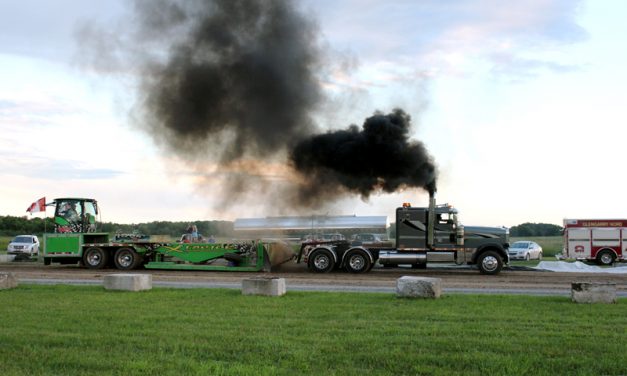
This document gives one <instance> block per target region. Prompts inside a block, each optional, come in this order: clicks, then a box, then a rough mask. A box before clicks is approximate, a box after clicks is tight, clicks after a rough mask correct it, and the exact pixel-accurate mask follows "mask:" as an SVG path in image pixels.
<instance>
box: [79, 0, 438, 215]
mask: <svg viewBox="0 0 627 376" xmlns="http://www.w3.org/2000/svg"><path fill="white" fill-rule="evenodd" d="M133 4H134V12H133V16H132V17H133V18H132V20H129V22H125V23H124V24H123V25H125V26H124V30H120V31H118V32H117V33H116V32H110V31H98V30H94V28H93V26H91V25H87V26H86V27H84V28H83V29H82V31H81V32H80V34H81V39H82V40H83V42H84V43H85V42H86V43H87V44H90V45H91V49H92V50H97V51H94V52H96V53H95V55H96V56H94V57H91V58H92V60H93V62H92V63H91V65H92V66H93V67H94V68H96V69H99V70H100V71H109V70H110V71H115V70H116V69H117V70H118V71H123V72H128V71H131V72H133V73H137V76H138V77H139V85H138V88H139V92H138V103H137V106H136V107H135V112H134V113H133V114H132V116H133V118H134V119H135V120H136V122H137V123H138V124H140V126H141V127H142V128H144V129H145V130H146V131H147V133H148V134H149V135H151V136H152V137H153V138H154V140H155V142H156V143H157V144H158V145H160V146H161V147H163V148H164V149H165V150H166V151H167V152H169V153H173V154H174V155H176V156H178V157H179V158H181V159H183V160H184V161H186V162H188V163H189V164H190V165H191V166H194V167H196V168H197V169H198V170H197V177H204V178H203V179H201V180H202V182H201V183H200V184H199V187H200V188H201V189H202V190H205V191H207V192H208V193H209V194H210V195H212V196H213V197H216V196H217V197H219V198H221V199H222V200H221V201H222V203H221V204H219V205H218V206H219V207H221V208H227V207H229V205H232V203H233V202H242V200H245V199H246V198H248V197H254V198H255V202H256V203H259V202H264V201H265V202H272V201H273V199H277V198H278V199H279V200H285V201H289V202H290V203H291V204H292V205H291V207H292V208H294V209H295V208H296V207H298V206H301V207H303V206H304V207H315V206H316V205H320V204H321V203H332V200H333V199H336V198H340V197H341V196H343V195H346V194H358V195H361V196H362V197H363V198H367V197H369V196H370V195H371V194H372V193H373V192H394V191H395V190H398V189H403V188H408V187H422V188H425V189H427V190H429V191H433V190H435V167H434V165H433V162H432V160H431V158H430V157H429V155H428V153H427V152H426V150H425V148H424V146H423V144H422V143H420V142H417V141H412V140H410V139H409V132H410V117H409V115H407V114H406V113H404V112H403V111H402V110H395V111H394V112H393V113H391V114H388V115H384V114H381V113H376V114H375V115H374V116H372V117H370V118H368V119H367V120H366V122H365V123H364V125H363V127H362V129H359V128H358V127H357V126H351V127H349V128H348V129H346V130H339V131H335V132H329V133H324V134H318V133H319V128H318V127H317V126H316V125H315V123H314V121H313V120H312V115H313V114H314V113H316V111H320V110H322V107H323V101H324V98H323V95H322V89H321V87H322V86H321V82H322V81H323V79H324V77H325V74H326V72H327V71H326V70H327V69H329V68H328V67H329V66H332V65H333V64H338V63H337V62H329V61H327V59H328V58H327V56H330V54H329V55H327V54H325V51H324V50H323V49H322V48H321V46H322V45H323V43H321V40H320V36H319V32H318V28H317V25H316V23H315V22H314V21H313V20H312V19H311V18H310V17H309V16H308V15H305V13H304V12H302V11H300V10H298V9H297V8H296V7H297V5H298V2H295V1H291V0H211V1H210V0H136V1H135V2H134V3H133ZM84 52H85V50H84V49H83V50H82V53H81V55H86V54H85V53H84ZM87 58H90V57H89V56H88V57H87ZM338 65H341V64H338ZM286 158H287V160H286ZM277 165H280V167H279V168H277ZM207 166H211V167H212V168H208V167H207ZM215 166H217V168H215ZM286 167H288V168H286ZM277 171H278V172H277ZM270 205H272V203H271V204H270ZM280 206H281V205H274V207H280Z"/></svg>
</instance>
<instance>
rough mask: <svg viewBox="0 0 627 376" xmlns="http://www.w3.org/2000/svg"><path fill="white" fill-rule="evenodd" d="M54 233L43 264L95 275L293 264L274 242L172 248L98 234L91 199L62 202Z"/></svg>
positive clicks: (154, 239) (59, 200)
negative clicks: (102, 271) (96, 272)
mask: <svg viewBox="0 0 627 376" xmlns="http://www.w3.org/2000/svg"><path fill="white" fill-rule="evenodd" d="M52 205H53V206H54V208H55V214H54V233H47V234H44V247H43V260H44V264H45V265H50V264H52V263H59V264H76V263H80V264H82V265H84V266H85V267H87V268H90V269H102V268H105V267H115V268H117V269H120V270H130V269H135V268H138V267H141V266H143V267H144V268H146V269H177V270H221V271H270V269H271V268H272V266H276V265H279V264H281V263H283V262H285V261H289V260H290V259H293V256H294V253H293V252H292V251H291V250H290V249H286V247H284V246H282V245H281V244H278V243H273V242H263V243H262V242H261V241H247V242H236V243H229V244H215V243H187V242H183V241H178V242H171V241H169V240H166V239H164V238H163V237H161V238H157V237H150V236H141V235H137V234H131V235H123V234H116V235H113V236H112V235H110V234H109V233H105V232H98V231H97V223H96V216H97V215H98V203H97V202H96V200H94V199H90V198H57V199H55V200H54V202H53V204H52Z"/></svg>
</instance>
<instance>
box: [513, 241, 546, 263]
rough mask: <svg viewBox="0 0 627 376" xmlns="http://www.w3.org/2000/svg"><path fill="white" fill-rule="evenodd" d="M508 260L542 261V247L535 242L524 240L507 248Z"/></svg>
mask: <svg viewBox="0 0 627 376" xmlns="http://www.w3.org/2000/svg"><path fill="white" fill-rule="evenodd" d="M508 253H509V259H510V260H527V261H529V260H532V259H533V260H536V259H537V260H542V247H540V245H539V244H538V243H536V242H532V241H528V240H524V241H518V242H514V243H513V244H512V245H510V246H509V251H508Z"/></svg>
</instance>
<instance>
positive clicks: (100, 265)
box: [83, 247, 109, 269]
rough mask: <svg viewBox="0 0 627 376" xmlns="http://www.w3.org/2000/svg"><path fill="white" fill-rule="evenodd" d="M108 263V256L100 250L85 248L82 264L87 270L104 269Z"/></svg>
mask: <svg viewBox="0 0 627 376" xmlns="http://www.w3.org/2000/svg"><path fill="white" fill-rule="evenodd" d="M108 261H109V254H108V253H107V252H105V251H104V250H103V249H102V248H98V247H91V248H87V250H86V251H85V253H83V264H84V265H85V266H86V267H87V268H89V269H104V267H105V266H107V262H108Z"/></svg>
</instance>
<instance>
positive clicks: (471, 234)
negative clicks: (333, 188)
mask: <svg viewBox="0 0 627 376" xmlns="http://www.w3.org/2000/svg"><path fill="white" fill-rule="evenodd" d="M457 214H458V212H457V209H455V208H454V207H452V206H451V205H448V204H444V205H436V202H435V195H434V194H430V196H429V206H428V207H413V206H411V204H409V203H406V204H403V206H402V207H399V208H397V209H396V242H395V245H394V246H392V244H391V243H387V242H386V243H383V242H380V243H368V244H365V243H360V242H349V241H328V242H325V241H322V242H307V243H303V244H302V246H301V248H300V251H299V253H298V256H297V262H304V263H306V265H307V267H308V268H309V270H311V271H313V272H317V273H325V272H329V271H331V270H334V269H344V270H346V271H348V272H351V273H364V272H367V271H369V270H370V269H372V267H373V266H374V265H375V263H379V264H381V265H383V266H398V265H411V266H412V267H413V268H426V266H427V264H430V263H435V262H445V263H455V264H458V265H462V264H470V265H477V267H478V268H479V271H480V272H481V273H483V274H491V275H494V274H498V273H499V272H500V271H501V269H502V268H503V266H504V265H507V264H508V263H509V256H508V252H507V249H508V247H509V230H508V229H507V228H502V227H478V226H472V227H471V226H463V225H462V224H461V223H460V222H459V221H458V218H457Z"/></svg>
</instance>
